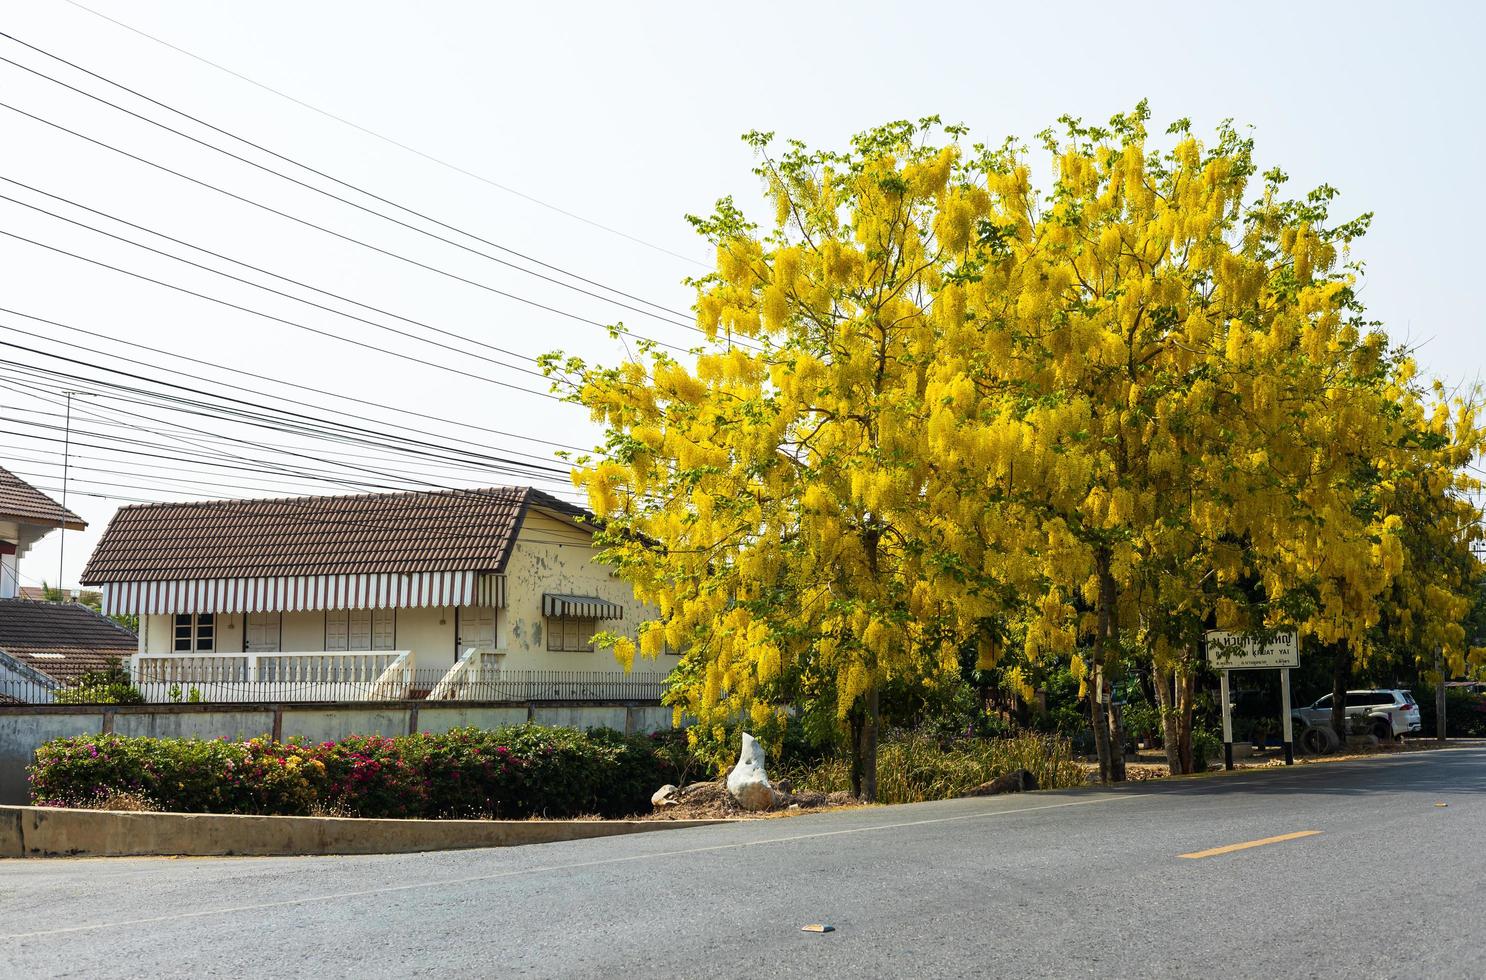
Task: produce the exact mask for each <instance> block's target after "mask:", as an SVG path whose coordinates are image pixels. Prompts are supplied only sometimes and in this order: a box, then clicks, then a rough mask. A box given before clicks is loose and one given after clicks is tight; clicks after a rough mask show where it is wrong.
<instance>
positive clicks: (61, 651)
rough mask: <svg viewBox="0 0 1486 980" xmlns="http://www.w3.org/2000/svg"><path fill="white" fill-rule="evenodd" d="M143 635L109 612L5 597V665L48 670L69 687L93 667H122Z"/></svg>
mask: <svg viewBox="0 0 1486 980" xmlns="http://www.w3.org/2000/svg"><path fill="white" fill-rule="evenodd" d="M138 645H139V640H138V638H137V637H136V636H135V635H134V634H133V633H132V632H130V631H129V630H127V629H125V628H124V627H122V626H120V625H119V624H117V623H115V622H114V621H113V620H111V619H109V618H108V617H106V616H100V615H99V614H98V613H96V612H94V611H93V610H91V609H89V608H88V607H87V606H82V605H78V604H77V603H75V602H37V601H35V600H33V599H0V669H8V670H9V672H10V673H13V674H18V675H22V674H26V673H27V672H25V671H23V670H21V669H20V668H21V667H29V668H30V669H31V670H32V671H35V672H36V673H39V674H44V675H46V677H47V678H48V679H50V681H52V682H54V683H55V686H58V687H65V686H67V685H69V684H72V683H73V682H75V681H76V680H77V679H78V678H80V677H81V676H82V675H83V674H86V673H89V672H90V671H98V670H106V669H108V668H110V667H118V666H120V665H122V664H123V663H124V662H126V661H127V660H128V659H129V657H130V656H131V655H133V654H134V653H135V652H136V650H137V648H138Z"/></svg>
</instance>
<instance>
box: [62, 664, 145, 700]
mask: <svg viewBox="0 0 1486 980" xmlns="http://www.w3.org/2000/svg"><path fill="white" fill-rule="evenodd" d="M53 697H54V698H55V700H56V702H57V703H58V704H143V703H144V695H143V694H140V693H139V688H137V687H135V686H134V682H133V680H131V679H130V677H129V672H128V671H127V670H125V669H124V668H123V667H118V666H115V667H109V668H107V669H105V670H90V671H88V672H86V673H84V674H80V675H78V678H77V679H76V680H74V681H73V682H72V683H71V684H70V685H68V686H67V687H64V688H61V689H59V690H58V691H56V692H55V693H54V694H53Z"/></svg>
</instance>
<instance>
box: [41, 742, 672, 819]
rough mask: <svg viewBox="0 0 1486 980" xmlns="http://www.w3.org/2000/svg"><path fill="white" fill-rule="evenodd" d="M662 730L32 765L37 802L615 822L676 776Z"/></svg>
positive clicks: (178, 752) (166, 745) (174, 751)
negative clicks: (117, 800)
mask: <svg viewBox="0 0 1486 980" xmlns="http://www.w3.org/2000/svg"><path fill="white" fill-rule="evenodd" d="M681 758H682V753H681V751H680V750H679V749H678V743H677V740H676V739H675V738H674V737H673V736H672V735H671V734H669V733H662V734H657V735H622V734H620V733H618V732H614V731H609V730H602V729H600V730H595V731H590V732H581V731H577V730H575V729H570V728H545V727H542V726H538V725H517V726H512V727H507V728H498V729H489V730H487V729H477V728H456V729H453V730H451V731H449V732H446V733H443V734H437V735H434V734H428V733H421V734H418V735H407V736H402V737H399V738H383V737H381V736H376V735H357V736H352V737H350V738H344V739H341V740H339V741H335V742H319V743H315V742H304V741H301V740H297V739H291V740H290V741H287V742H275V741H273V740H271V739H264V738H252V739H247V740H245V741H239V742H230V741H227V740H225V739H218V740H215V741H202V740H199V739H174V738H129V737H126V736H122V735H85V736H77V737H74V738H60V739H54V740H53V741H50V742H47V743H46V744H45V745H43V746H42V747H41V748H39V749H37V751H36V763H35V765H33V766H32V767H31V777H30V778H31V798H32V802H33V803H35V804H36V805H38V806H60V807H88V806H94V805H97V804H98V803H99V802H100V801H102V800H106V799H109V798H111V797H114V796H118V795H121V794H122V795H127V796H128V797H130V798H133V799H139V800H145V801H148V802H149V804H150V805H152V806H154V807H156V808H158V809H160V810H167V811H172V812H177V813H258V814H279V815H301V814H310V813H323V814H335V815H341V816H351V817H422V818H446V817H494V818H508V819H520V818H525V817H576V816H582V815H588V814H593V815H597V816H603V817H621V816H628V815H631V814H635V813H642V812H645V811H648V810H649V809H650V794H651V793H652V792H654V791H655V789H656V787H658V786H661V785H662V784H664V783H668V782H676V781H677V780H678V779H679V763H680V761H681Z"/></svg>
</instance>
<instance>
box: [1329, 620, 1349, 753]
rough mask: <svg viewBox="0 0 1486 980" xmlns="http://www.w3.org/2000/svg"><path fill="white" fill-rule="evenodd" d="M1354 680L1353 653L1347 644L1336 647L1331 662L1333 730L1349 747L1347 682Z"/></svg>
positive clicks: (1343, 744) (1344, 746) (1339, 644)
mask: <svg viewBox="0 0 1486 980" xmlns="http://www.w3.org/2000/svg"><path fill="white" fill-rule="evenodd" d="M1351 679H1352V651H1351V649H1350V648H1349V647H1348V646H1347V645H1346V644H1345V643H1338V644H1337V645H1336V652H1335V656H1334V657H1333V658H1332V661H1331V730H1332V731H1334V732H1336V737H1337V738H1338V739H1340V740H1341V747H1342V748H1344V749H1345V748H1346V747H1347V682H1348V681H1350V680H1351Z"/></svg>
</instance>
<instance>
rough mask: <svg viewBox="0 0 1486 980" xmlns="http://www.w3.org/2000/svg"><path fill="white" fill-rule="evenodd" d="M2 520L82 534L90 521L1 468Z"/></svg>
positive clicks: (0, 506) (0, 507)
mask: <svg viewBox="0 0 1486 980" xmlns="http://www.w3.org/2000/svg"><path fill="white" fill-rule="evenodd" d="M0 520H3V521H15V522H16V523H19V524H39V525H41V526H43V527H65V528H67V529H68V530H70V531H81V530H83V529H84V528H86V527H87V526H88V525H87V522H85V521H84V520H83V519H82V518H81V517H78V516H77V515H76V514H74V513H73V512H72V511H70V510H68V509H67V508H65V507H63V506H62V505H61V504H59V503H57V502H56V501H55V500H53V499H52V498H51V497H48V496H47V495H46V494H44V493H42V492H41V491H40V490H38V489H36V488H35V487H33V486H32V485H31V484H29V483H27V482H26V481H25V480H22V479H21V478H20V477H18V476H16V475H15V474H14V473H12V472H10V471H9V470H7V469H4V468H0Z"/></svg>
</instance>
